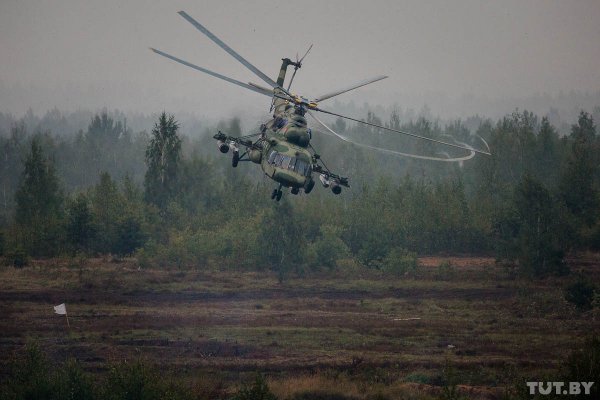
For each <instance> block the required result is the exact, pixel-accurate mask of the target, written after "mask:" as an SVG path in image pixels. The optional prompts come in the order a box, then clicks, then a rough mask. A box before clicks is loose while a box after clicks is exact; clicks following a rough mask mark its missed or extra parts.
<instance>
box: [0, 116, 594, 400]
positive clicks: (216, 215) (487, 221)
mask: <svg viewBox="0 0 600 400" xmlns="http://www.w3.org/2000/svg"><path fill="white" fill-rule="evenodd" d="M84 114H85V113H83V114H82V113H72V114H63V113H61V112H60V111H58V110H53V111H51V112H49V113H47V114H46V115H44V116H43V117H38V116H35V115H34V114H33V113H31V112H28V113H27V114H26V115H25V116H24V117H23V118H19V119H17V118H15V117H13V116H12V115H10V114H3V113H0V144H1V146H2V151H3V157H2V166H1V171H0V174H1V177H2V178H1V182H2V194H1V196H2V197H1V201H2V203H1V208H0V219H1V221H2V225H1V228H2V229H1V231H0V250H1V255H2V259H3V261H4V266H3V268H0V275H1V277H2V279H1V281H2V282H3V290H2V291H0V300H1V301H2V304H3V306H2V307H3V308H2V310H3V312H2V313H0V324H2V325H3V326H4V329H3V332H2V340H3V343H4V345H3V346H4V349H5V350H6V352H5V354H4V355H3V356H2V357H0V379H2V378H7V379H5V380H4V381H3V382H0V397H3V398H4V397H6V398H14V399H21V398H23V399H25V398H57V399H58V398H82V399H83V398H86V399H87V398H115V399H116V398H140V399H141V398H144V399H146V398H147V399H155V398H182V399H187V398H196V399H214V398H223V399H225V398H234V399H269V400H272V399H276V398H281V399H315V398H318V399H344V400H349V399H351V400H357V399H365V400H366V399H388V398H389V399H391V398H407V399H417V398H419V399H421V398H424V399H434V398H435V399H438V398H442V399H461V398H474V399H492V398H493V399H496V398H506V399H517V398H518V399H521V398H530V397H528V395H527V393H526V392H525V391H524V390H526V385H525V382H528V381H531V380H535V381H537V380H540V379H541V377H548V380H563V381H569V380H577V381H582V380H586V381H597V380H598V372H599V371H600V370H598V362H597V360H598V356H597V355H598V351H599V350H600V346H599V345H598V343H599V342H598V339H597V337H593V336H591V337H588V336H589V335H590V334H592V335H593V334H594V332H596V331H597V315H598V310H600V291H599V289H598V271H597V265H598V251H599V250H600V138H599V135H598V132H597V127H596V124H595V116H597V115H600V108H596V109H594V110H592V113H589V112H587V111H585V110H582V111H580V113H579V115H578V117H577V120H576V121H575V122H574V123H572V124H571V125H570V127H569V128H568V129H566V130H565V129H564V124H562V126H563V127H562V128H560V129H559V128H557V127H555V126H554V125H553V124H552V123H550V121H549V118H548V117H547V116H544V117H541V118H540V117H539V116H537V115H534V114H533V113H531V112H529V111H526V110H523V111H520V110H515V111H514V112H512V113H511V114H509V115H506V116H504V117H503V118H501V119H499V120H497V121H492V120H490V119H488V118H484V117H480V116H477V117H473V118H469V119H468V120H465V121H461V120H456V121H441V120H440V119H436V118H433V117H430V116H426V115H422V116H419V117H415V118H407V114H406V113H402V112H401V111H400V110H393V111H392V112H391V113H390V114H389V115H383V114H375V113H374V112H368V113H367V114H366V119H365V120H366V121H369V122H373V123H376V124H384V125H386V126H389V127H392V128H395V129H402V130H405V131H409V132H413V133H417V134H420V135H424V136H427V137H430V138H436V139H440V140H444V141H452V140H454V141H455V142H456V143H468V144H470V145H471V146H473V147H478V148H482V146H486V145H489V149H490V151H491V153H492V155H491V156H485V155H477V156H475V157H474V158H472V159H470V160H465V161H461V162H453V163H451V162H434V161H428V160H419V159H410V158H401V157H397V156H394V155H391V154H385V153H379V152H375V151H373V150H371V149H367V148H364V147H360V146H354V145H351V144H348V143H343V142H340V141H339V140H338V139H336V138H334V137H331V136H327V135H326V132H320V131H319V130H318V129H317V127H316V126H313V129H314V137H313V140H312V143H313V146H314V148H315V149H316V150H317V151H318V152H319V154H321V155H322V157H323V160H324V161H325V162H326V163H327V165H328V167H330V168H331V169H332V170H334V171H335V172H337V173H339V174H341V175H343V176H348V177H349V178H350V188H348V189H344V191H343V192H342V193H341V194H340V195H334V194H333V193H332V191H331V190H329V189H324V188H322V187H316V188H315V190H314V191H312V192H311V193H310V194H309V195H306V194H304V193H300V194H299V195H292V194H291V193H285V194H284V196H283V198H282V200H281V201H280V202H275V201H273V200H271V199H270V198H269V195H270V193H271V190H272V189H273V186H274V183H273V181H271V180H270V179H269V178H268V177H265V176H264V175H263V174H262V172H261V171H260V168H259V167H258V166H256V165H252V164H249V163H248V164H240V165H239V166H238V167H237V168H233V167H232V163H231V158H230V156H229V155H223V154H220V153H219V151H218V149H217V146H216V145H215V142H214V140H213V139H212V135H213V134H214V133H216V132H217V131H219V130H221V131H223V132H226V133H227V134H230V135H234V136H236V135H246V134H251V133H255V132H256V129H257V127H252V126H250V127H244V126H242V123H241V121H240V120H239V119H237V118H231V119H226V120H222V121H220V122H218V123H210V122H207V121H203V122H198V121H196V122H189V121H190V120H189V119H188V118H182V120H184V121H186V122H185V123H186V124H189V125H187V126H184V125H183V124H184V122H179V121H178V118H177V116H176V115H171V114H169V113H167V112H162V113H160V114H156V115H153V116H152V117H151V118H149V117H147V118H146V119H147V120H148V121H149V122H150V124H151V125H150V127H149V128H148V129H136V130H133V129H132V128H131V125H128V123H127V121H128V120H127V118H126V116H125V114H124V113H122V112H119V111H114V112H107V111H101V112H99V113H97V114H92V113H88V114H85V115H87V118H88V120H89V121H85V118H83V119H82V115H84ZM82 120H84V121H85V125H86V126H87V128H85V129H77V130H76V131H74V130H73V127H74V126H77V125H81V123H82ZM330 124H331V125H332V126H333V127H334V128H335V130H336V131H337V132H339V133H342V134H343V135H344V136H346V137H348V138H352V140H354V141H357V142H360V143H365V144H367V145H370V146H377V147H384V148H388V149H391V150H395V151H402V152H407V153H417V154H424V155H431V156H437V157H448V158H450V157H459V156H461V155H464V154H463V153H460V152H459V151H457V150H454V149H450V150H446V149H440V148H438V147H436V146H434V145H432V144H430V143H425V142H416V141H414V140H412V139H410V138H402V137H395V136H391V135H385V134H382V133H381V132H378V131H376V130H374V129H371V128H367V129H365V128H364V127H362V126H361V127H359V126H356V125H352V124H348V123H346V122H344V121H343V120H341V119H338V120H334V121H331V122H330ZM183 131H185V132H187V133H186V134H184V133H182V132H183ZM226 156H229V157H226ZM61 302H64V303H66V304H67V306H68V308H69V310H70V312H72V315H71V316H70V317H69V318H71V324H72V327H71V326H69V325H67V326H66V327H65V326H64V324H63V322H64V321H62V319H57V318H51V317H49V316H47V315H46V314H47V313H48V312H49V311H48V309H49V308H50V306H49V304H50V303H52V304H59V303H61ZM357 316H358V317H357ZM54 317H56V316H54ZM58 317H60V316H58ZM67 323H68V321H67ZM11 350H12V351H11ZM582 371H587V372H585V373H584V372H582ZM159 377H161V378H162V379H159ZM544 379H545V378H544ZM325 388H326V390H325ZM592 393H593V394H594V395H597V388H594V389H593V392H592ZM499 396H500V397H499ZM502 396H503V397H502Z"/></svg>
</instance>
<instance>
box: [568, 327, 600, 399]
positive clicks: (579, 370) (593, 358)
mask: <svg viewBox="0 0 600 400" xmlns="http://www.w3.org/2000/svg"><path fill="white" fill-rule="evenodd" d="M564 370H565V372H564V376H563V378H562V380H563V381H564V382H595V383H594V384H593V385H592V388H591V393H590V394H589V395H587V396H586V395H584V394H583V393H582V394H581V395H579V396H577V398H580V397H581V398H589V399H598V398H600V390H599V389H598V383H599V382H600V337H598V336H596V337H593V338H590V339H588V340H586V341H585V343H584V345H583V348H581V349H580V350H575V351H573V352H572V353H571V354H570V355H569V358H568V359H567V362H566V365H565V367H564ZM571 397H574V396H571Z"/></svg>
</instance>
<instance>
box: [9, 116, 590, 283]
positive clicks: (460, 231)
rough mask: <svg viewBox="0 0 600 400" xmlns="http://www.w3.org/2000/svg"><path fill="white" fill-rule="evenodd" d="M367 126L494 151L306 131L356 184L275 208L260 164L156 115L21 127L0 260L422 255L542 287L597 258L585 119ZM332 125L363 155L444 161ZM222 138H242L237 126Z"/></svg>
mask: <svg viewBox="0 0 600 400" xmlns="http://www.w3.org/2000/svg"><path fill="white" fill-rule="evenodd" d="M367 120H370V121H371V122H374V123H380V124H385V125H387V126H390V127H393V128H397V129H403V130H406V131H411V132H414V133H417V134H421V135H425V136H428V137H432V138H437V139H441V140H446V141H447V140H448V138H449V137H451V138H454V140H457V141H461V142H467V143H471V144H472V145H473V146H478V147H481V146H482V143H483V142H484V141H485V142H486V143H488V144H489V147H490V149H491V152H492V156H476V157H475V158H474V159H472V160H469V161H465V162H462V163H436V162H431V161H423V160H413V159H403V158H398V157H394V156H390V155H385V154H380V153H376V152H373V151H370V150H366V149H363V148H359V147H356V146H351V145H348V144H342V143H340V142H339V141H336V140H335V139H334V138H330V137H326V136H323V135H315V139H314V140H313V142H314V146H315V148H317V150H318V151H319V153H320V154H322V155H323V157H324V158H325V159H326V160H327V163H328V164H329V166H330V167H331V168H332V169H334V168H335V169H336V170H337V171H340V172H342V173H343V174H344V175H348V176H350V177H351V181H350V182H351V185H352V188H351V189H350V190H348V191H345V192H344V193H343V194H342V195H341V196H333V195H331V193H329V192H328V191H326V190H315V191H313V193H311V194H310V195H309V196H305V195H300V196H292V195H288V196H287V198H286V197H284V200H283V201H282V202H280V203H274V202H271V201H270V200H269V197H268V194H269V193H270V189H271V187H270V186H271V185H272V184H273V183H272V182H271V181H270V180H268V179H267V178H265V177H263V176H262V174H261V172H260V170H259V168H258V167H255V168H237V169H233V168H231V166H230V163H229V162H228V161H225V160H224V159H222V158H217V157H219V155H218V154H217V152H216V151H213V149H214V143H212V140H211V138H210V136H206V137H200V138H197V139H190V138H188V137H185V136H182V135H180V133H179V130H180V126H179V124H178V122H177V121H176V118H175V117H174V116H172V115H168V114H166V113H163V114H161V115H160V117H159V118H158V120H157V121H156V123H155V125H154V128H153V129H152V131H151V132H150V133H146V132H144V131H142V132H137V133H134V132H132V131H131V129H129V128H127V127H126V125H125V123H124V122H123V121H115V120H114V119H113V118H111V117H110V116H108V115H107V114H106V113H102V114H100V115H96V116H94V117H93V118H92V119H91V121H90V123H89V126H88V129H87V131H85V132H84V131H79V132H78V133H77V134H74V135H70V136H69V135H58V134H56V133H55V132H35V133H33V134H32V133H29V132H27V129H26V127H25V125H24V124H23V123H22V122H20V123H19V122H17V123H15V124H13V126H12V128H11V131H10V133H9V134H8V135H5V136H2V137H0V145H1V146H2V149H3V153H4V154H3V157H2V170H1V177H2V212H1V213H0V218H1V220H2V222H3V224H2V231H1V233H2V237H1V239H2V240H1V242H2V246H1V248H2V252H3V254H4V255H5V256H6V259H7V260H12V261H11V262H15V263H17V264H20V263H24V262H26V260H27V257H54V256H70V255H81V256H93V255H99V254H113V255H115V256H117V257H123V256H128V255H134V256H136V257H137V258H138V259H139V261H140V263H142V264H147V265H160V266H165V267H166V266H198V267H202V266H218V267H225V268H244V269H269V268H270V269H274V270H276V271H278V272H279V273H280V275H281V276H282V277H283V276H285V274H287V273H289V272H291V271H297V272H305V271H310V270H314V269H320V268H336V267H339V268H343V267H344V266H345V265H348V263H355V264H360V265H363V266H365V267H368V268H377V269H385V270H389V271H392V272H395V273H398V274H404V273H407V272H409V271H410V269H411V268H413V267H414V265H415V257H416V255H425V254H475V255H494V256H496V258H497V259H498V260H504V261H506V262H509V263H513V264H515V265H518V266H519V270H520V271H521V272H523V273H524V274H527V275H532V276H544V275H547V274H561V273H564V272H566V267H565V265H564V262H563V261H564V257H565V256H566V255H567V254H568V253H569V252H572V251H579V250H598V249H599V248H600V219H599V216H600V197H599V190H600V160H599V155H600V151H599V150H600V148H599V147H600V139H599V137H598V135H597V131H596V125H595V123H594V120H593V117H592V116H591V115H590V114H589V113H587V112H585V111H582V112H581V113H580V115H579V118H578V121H577V123H576V124H574V125H572V127H571V131H570V133H569V134H568V135H564V136H560V135H559V134H558V133H557V130H556V129H555V127H554V126H552V124H551V123H550V122H549V120H548V118H545V117H544V118H541V119H540V118H539V117H538V116H536V115H534V114H532V113H530V112H528V111H519V110H516V111H515V112H513V113H512V114H510V115H507V116H505V117H504V118H502V119H500V120H498V121H496V122H493V121H491V120H489V119H483V118H481V119H480V122H479V125H478V128H477V129H476V130H475V132H472V131H471V130H470V129H468V128H467V127H466V126H465V124H464V123H463V122H462V121H455V122H453V123H449V124H446V125H444V126H441V124H440V122H439V121H436V120H428V119H426V118H418V119H417V120H414V121H408V122H405V123H403V122H402V121H401V120H400V118H399V115H398V114H397V113H395V112H392V114H391V115H390V116H389V117H388V120H387V121H385V120H384V119H383V118H382V117H380V116H376V115H374V114H372V113H369V115H368V116H367ZM334 125H335V129H336V130H337V131H338V132H340V133H343V134H344V135H346V136H348V137H353V138H356V139H357V140H361V141H362V142H364V143H367V144H371V145H376V146H380V147H390V148H397V149H401V150H402V151H404V152H411V151H412V152H418V153H420V154H438V153H439V151H440V150H439V148H437V147H434V146H432V145H431V144H430V143H424V142H415V141H412V140H411V139H405V138H397V137H390V136H386V135H382V134H381V133H380V132H377V131H376V130H372V129H371V128H367V129H366V130H365V128H363V127H359V126H354V125H353V126H347V124H345V123H344V122H343V121H342V120H338V121H336V122H335V124H334ZM219 129H222V130H224V131H227V133H229V134H232V135H240V134H242V128H241V126H240V122H239V120H237V119H235V118H234V119H232V120H229V121H224V122H223V123H221V124H220V126H219ZM436 152H437V153H436ZM448 153H450V154H447V156H451V155H453V153H452V152H451V151H448ZM213 154H214V156H213Z"/></svg>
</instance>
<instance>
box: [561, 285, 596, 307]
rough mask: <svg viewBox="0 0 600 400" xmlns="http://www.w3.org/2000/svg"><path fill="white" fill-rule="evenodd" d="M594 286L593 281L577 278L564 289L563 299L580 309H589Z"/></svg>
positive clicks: (592, 298)
mask: <svg viewBox="0 0 600 400" xmlns="http://www.w3.org/2000/svg"><path fill="white" fill-rule="evenodd" d="M595 289H596V287H595V286H594V284H593V283H591V282H588V281H585V280H583V279H579V280H578V281H577V282H575V283H572V284H571V285H569V286H567V288H566V289H565V299H566V300H567V301H568V302H570V303H573V304H575V306H576V307H577V308H578V309H580V310H590V309H591V308H592V301H593V300H594V290H595Z"/></svg>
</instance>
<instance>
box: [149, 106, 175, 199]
mask: <svg viewBox="0 0 600 400" xmlns="http://www.w3.org/2000/svg"><path fill="white" fill-rule="evenodd" d="M178 129H179V125H178V123H177V121H175V117H174V116H173V115H169V116H168V115H167V114H166V113H165V112H163V113H162V114H161V115H160V117H159V120H158V122H157V123H155V124H154V129H152V139H151V140H150V144H149V145H148V147H147V149H146V166H147V168H148V169H147V171H146V176H145V178H144V188H145V199H146V201H147V202H148V203H151V204H154V205H156V206H157V207H158V208H159V209H161V210H164V209H165V208H166V206H167V205H168V203H169V201H170V200H171V199H173V198H174V197H175V195H176V194H177V187H178V173H179V164H180V160H181V139H180V138H179V136H178V135H177V130H178Z"/></svg>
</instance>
